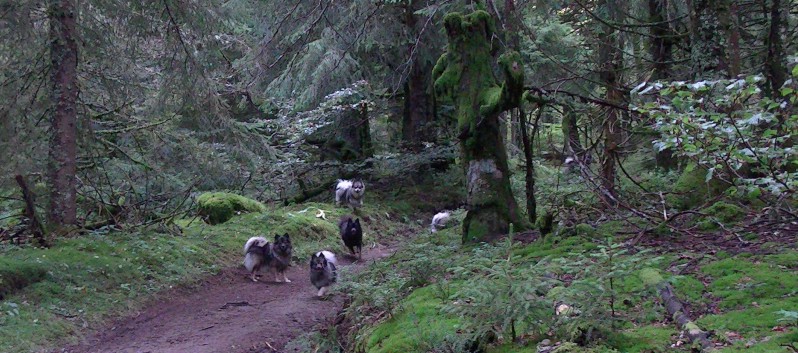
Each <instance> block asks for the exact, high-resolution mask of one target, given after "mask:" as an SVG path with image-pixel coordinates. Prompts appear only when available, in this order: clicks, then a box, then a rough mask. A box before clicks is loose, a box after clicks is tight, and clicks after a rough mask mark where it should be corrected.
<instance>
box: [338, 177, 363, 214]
mask: <svg viewBox="0 0 798 353" xmlns="http://www.w3.org/2000/svg"><path fill="white" fill-rule="evenodd" d="M365 192H366V184H364V183H363V181H362V180H360V179H355V180H343V179H338V184H337V185H336V186H335V204H336V205H341V204H344V203H345V204H347V205H349V206H350V207H352V208H359V207H361V206H363V194H365Z"/></svg>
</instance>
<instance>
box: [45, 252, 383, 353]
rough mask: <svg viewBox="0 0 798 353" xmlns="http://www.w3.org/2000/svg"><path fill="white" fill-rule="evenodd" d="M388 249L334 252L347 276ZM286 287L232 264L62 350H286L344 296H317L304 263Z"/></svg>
mask: <svg viewBox="0 0 798 353" xmlns="http://www.w3.org/2000/svg"><path fill="white" fill-rule="evenodd" d="M393 252H394V248H393V246H391V245H382V244H375V245H374V247H373V248H369V249H366V250H364V252H363V258H362V259H361V260H357V259H355V258H353V257H351V256H349V255H339V256H338V261H339V264H340V265H342V266H340V267H343V268H349V271H348V272H349V273H351V272H353V270H354V271H357V270H359V269H362V268H364V267H366V266H368V264H369V263H372V262H374V261H378V260H380V259H381V258H383V257H386V256H389V255H390V254H392V253H393ZM288 278H289V279H290V280H291V282H290V283H284V282H274V280H273V279H272V278H271V273H268V272H267V273H264V274H263V276H262V277H261V279H260V281H259V282H252V281H251V280H250V279H249V277H248V273H247V272H246V270H245V269H244V268H243V267H241V266H235V267H231V268H227V269H225V270H223V271H222V272H221V273H220V274H218V275H215V276H212V277H210V278H208V279H205V280H203V281H202V283H201V284H199V285H197V286H192V288H190V289H185V288H183V289H176V290H172V291H170V292H168V293H166V294H165V295H163V296H162V297H161V298H159V299H157V300H154V301H153V302H152V303H150V304H149V305H146V306H145V307H144V309H142V310H141V311H140V312H138V313H135V314H134V315H132V316H129V317H125V318H123V319H120V320H118V321H116V322H113V323H111V324H109V325H108V327H107V328H106V329H103V330H101V331H100V332H98V333H97V334H95V335H93V336H90V337H88V338H87V339H86V340H84V342H83V343H82V344H80V345H76V346H71V347H67V348H64V349H63V350H60V351H62V352H69V353H95V352H96V353H100V352H119V353H125V352H130V353H134V352H135V353H145V352H160V353H167V352H198V353H201V352H259V353H272V352H286V351H285V350H284V349H283V347H284V346H285V345H286V343H288V342H290V341H291V340H292V339H294V338H296V337H298V336H300V335H301V334H303V333H305V332H308V331H310V330H313V329H314V328H315V327H329V326H332V325H334V322H335V318H336V315H337V314H338V312H339V311H340V310H341V308H342V307H343V304H344V302H343V301H344V298H343V296H341V295H337V294H336V293H335V290H334V289H333V291H332V293H331V295H329V296H328V297H327V298H324V299H320V298H318V297H317V296H316V288H315V287H313V285H312V284H311V283H310V281H309V280H308V271H307V269H306V268H305V266H304V264H295V265H294V266H293V267H291V268H290V269H289V271H288Z"/></svg>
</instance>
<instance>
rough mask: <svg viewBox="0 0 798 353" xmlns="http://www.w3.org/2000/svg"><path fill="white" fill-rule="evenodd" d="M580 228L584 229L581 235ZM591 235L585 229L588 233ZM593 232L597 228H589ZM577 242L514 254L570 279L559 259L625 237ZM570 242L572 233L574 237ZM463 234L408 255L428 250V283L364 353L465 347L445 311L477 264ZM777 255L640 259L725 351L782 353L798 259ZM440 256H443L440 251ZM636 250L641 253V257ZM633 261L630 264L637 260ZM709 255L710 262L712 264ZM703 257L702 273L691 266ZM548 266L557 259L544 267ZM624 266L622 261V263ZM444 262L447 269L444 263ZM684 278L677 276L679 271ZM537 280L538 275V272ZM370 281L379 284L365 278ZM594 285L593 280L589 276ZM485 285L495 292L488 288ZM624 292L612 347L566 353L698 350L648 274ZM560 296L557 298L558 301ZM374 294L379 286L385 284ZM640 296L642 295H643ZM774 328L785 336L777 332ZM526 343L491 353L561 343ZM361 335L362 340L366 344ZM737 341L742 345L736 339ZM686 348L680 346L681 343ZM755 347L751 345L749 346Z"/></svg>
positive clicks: (612, 228) (367, 336)
mask: <svg viewBox="0 0 798 353" xmlns="http://www.w3.org/2000/svg"><path fill="white" fill-rule="evenodd" d="M578 228H579V227H578ZM582 228H584V229H582ZM588 228H590V229H588ZM579 229H582V230H581V231H578V232H576V233H577V234H578V235H574V236H564V235H560V236H557V235H549V236H547V237H544V238H543V239H539V240H537V241H534V242H532V243H530V244H521V243H518V244H516V245H515V246H514V247H513V258H514V263H515V265H516V266H517V267H524V266H525V265H524V264H533V263H534V264H535V266H545V271H547V272H549V273H552V274H557V273H562V271H563V269H562V267H561V266H562V265H561V264H560V263H558V262H557V261H553V260H552V259H556V258H564V259H570V260H569V261H577V260H578V259H579V258H580V257H590V256H592V255H591V254H596V253H597V252H599V251H602V250H601V249H602V248H603V246H602V245H601V244H602V243H601V241H602V238H603V237H605V236H607V235H610V234H615V233H616V232H618V230H619V229H620V228H619V225H618V224H605V225H602V226H599V227H596V228H594V227H590V226H587V225H583V226H582V227H581V228H579ZM566 234H567V233H566ZM458 239H459V238H458V234H456V232H451V230H445V231H443V232H439V233H436V234H435V235H434V236H419V237H418V238H416V241H415V242H414V244H417V247H415V248H414V247H413V244H411V245H410V246H409V249H415V250H412V251H414V252H415V253H416V254H419V252H423V251H426V252H425V253H423V255H420V257H425V258H427V259H428V262H429V264H430V271H429V276H430V277H431V278H429V279H428V280H427V281H426V282H423V283H422V284H421V285H417V286H410V288H408V286H407V285H406V283H407V281H406V282H403V283H405V286H404V287H401V286H400V287H397V292H400V293H403V294H402V295H401V297H402V298H403V299H397V300H398V301H399V302H398V303H397V304H396V305H395V307H396V308H398V309H396V311H395V313H394V315H392V316H390V317H382V318H380V319H378V320H377V321H376V322H374V323H373V324H372V325H366V326H365V327H364V328H362V329H361V331H360V333H359V334H358V335H355V337H356V340H359V341H358V342H360V343H359V345H358V347H360V349H363V350H364V351H365V352H388V351H403V352H424V351H429V350H430V349H435V348H441V347H446V346H447V345H448V346H451V345H453V342H456V341H457V339H458V338H460V339H463V332H465V331H464V329H465V328H467V327H468V325H467V320H468V319H467V318H463V317H457V316H452V315H451V314H450V313H447V312H446V311H445V310H444V307H445V305H446V303H451V301H452V300H454V297H453V296H452V294H453V293H455V292H456V290H449V291H445V290H442V289H441V287H442V286H443V285H446V286H450V287H451V286H455V287H456V286H458V285H462V282H461V280H460V279H458V278H457V277H456V276H454V274H453V272H452V271H453V269H454V268H457V267H458V266H462V265H463V263H464V262H466V261H469V256H470V255H471V251H472V250H471V249H472V247H463V246H460V245H459V244H457V240H458ZM422 244H427V246H432V244H439V245H440V244H449V245H450V246H448V247H443V248H439V249H438V250H437V251H435V250H429V249H425V250H423V251H420V250H418V247H422V248H423V245H422ZM782 250H783V252H782V253H779V254H774V255H761V256H760V255H750V254H748V255H738V256H731V255H729V254H727V253H723V252H719V253H718V254H716V255H715V256H711V255H709V256H708V255H706V254H693V253H682V254H679V255H680V256H676V255H673V254H665V255H662V254H658V253H657V252H652V253H650V254H645V255H643V258H642V259H641V260H640V261H641V262H643V263H647V261H649V260H650V259H653V258H655V257H658V258H661V259H660V261H656V262H652V263H653V264H654V266H655V268H656V269H657V270H658V272H659V273H660V274H661V275H662V276H663V278H664V279H665V280H667V281H669V282H670V283H671V284H672V285H673V287H674V288H675V291H676V293H677V295H678V296H679V297H680V298H681V299H682V300H684V301H685V302H686V303H688V305H689V306H688V307H689V308H690V310H691V316H692V317H693V318H695V319H697V320H696V322H697V323H698V325H699V326H700V327H701V328H702V329H704V330H707V331H712V332H714V334H715V336H714V337H713V340H714V341H716V342H719V343H724V344H725V346H724V347H722V348H721V351H729V352H736V351H738V350H742V349H747V351H749V352H774V351H778V350H777V349H778V347H779V344H783V343H790V342H795V341H796V339H798V328H797V327H795V326H789V325H787V324H785V323H779V322H778V319H779V318H780V315H779V314H777V312H778V311H779V310H786V311H796V310H798V290H796V288H798V282H796V281H798V265H797V264H798V251H796V250H794V249H782ZM438 251H439V252H438ZM633 253H635V252H632V254H633ZM632 254H629V255H623V256H633V255H632ZM407 256H409V255H407V254H404V252H399V253H398V254H397V256H396V258H391V259H388V260H387V261H388V263H390V265H387V266H390V268H391V269H392V270H393V271H395V272H396V273H400V276H407V277H409V276H410V271H409V270H408V269H409V267H410V266H406V265H404V264H405V263H406V261H405V260H406V258H407ZM701 256H704V257H703V258H702V257H701ZM696 258H702V259H703V260H701V261H699V262H698V264H697V265H696V264H695V262H691V260H692V259H696ZM542 259H549V260H548V261H541V260H542ZM618 260H619V262H622V259H620V258H619V259H618ZM441 264H443V265H441ZM685 266H693V267H692V269H690V268H687V269H688V271H681V269H683V268H686V267H685ZM677 271H679V272H684V273H682V274H680V275H674V274H673V272H677ZM530 273H531V272H530ZM364 276H375V274H374V273H368V272H367V273H365V274H364ZM588 277H589V275H588ZM486 285H490V283H487V284H486ZM616 286H617V287H616V290H617V291H618V299H617V300H618V302H621V303H622V304H620V305H618V314H617V315H618V318H619V319H620V320H621V321H623V322H624V323H622V324H620V325H619V326H618V327H617V329H616V330H615V332H614V333H612V334H611V335H610V337H607V338H606V339H603V340H599V341H597V343H596V344H597V345H594V346H590V347H576V348H574V347H570V346H567V345H566V346H563V347H562V349H563V350H565V351H569V349H576V350H572V351H580V352H587V351H593V352H641V353H642V352H671V351H684V352H687V351H689V346H690V345H689V344H688V343H684V339H680V333H679V332H678V330H677V329H676V327H675V326H674V325H673V323H671V322H670V321H669V320H667V319H666V317H665V316H666V314H665V313H664V309H663V308H662V304H661V303H660V301H659V298H658V296H657V295H656V293H653V292H649V293H648V294H645V295H644V296H643V297H640V295H639V293H645V291H644V288H645V286H644V284H643V281H642V280H641V278H640V276H639V275H635V276H629V277H626V278H624V279H621V280H620V281H618V283H617V284H616ZM557 289H558V288H554V289H553V290H551V291H550V292H549V294H551V293H555V294H552V296H554V297H560V298H561V297H562V296H561V295H560V294H556V292H557ZM373 290H375V291H379V290H380V287H379V286H376V287H375V289H373ZM563 290H564V289H563ZM636 293H638V294H636ZM591 304H592V303H591ZM774 327H776V328H778V330H774ZM519 330H521V331H522V332H519V335H521V336H523V337H525V338H524V339H523V340H521V341H520V342H525V343H520V344H519V343H510V342H507V341H506V337H505V338H500V339H499V341H498V342H497V344H493V345H489V347H488V350H487V351H488V352H491V353H494V352H517V353H523V352H534V351H536V348H535V347H536V344H537V342H539V341H540V340H541V339H543V338H547V337H548V338H550V339H551V340H552V341H558V340H560V339H561V338H560V337H557V336H545V335H543V336H541V335H540V334H539V333H534V332H523V329H519ZM727 332H732V333H734V334H739V335H740V336H741V337H743V338H744V339H742V340H740V339H739V338H735V339H732V340H729V339H727V338H726V337H727ZM357 337H359V338H357ZM729 337H736V336H734V335H731V336H729ZM680 340H681V342H682V344H679V342H680ZM746 343H747V344H748V345H749V346H750V347H749V348H744V347H745V345H746ZM579 349H581V350H579Z"/></svg>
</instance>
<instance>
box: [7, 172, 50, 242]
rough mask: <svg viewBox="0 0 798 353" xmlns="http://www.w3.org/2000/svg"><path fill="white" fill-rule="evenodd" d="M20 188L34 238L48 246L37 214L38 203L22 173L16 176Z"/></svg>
mask: <svg viewBox="0 0 798 353" xmlns="http://www.w3.org/2000/svg"><path fill="white" fill-rule="evenodd" d="M15 179H16V180H17V184H18V185H19V188H20V189H21V190H22V199H23V200H24V201H25V217H27V218H28V222H29V223H28V229H29V230H30V232H31V234H33V239H34V240H36V243H37V244H38V245H39V246H41V247H48V246H49V245H48V244H47V239H46V238H45V237H44V228H43V227H42V223H41V222H39V217H38V216H37V215H36V203H35V202H34V196H33V192H31V191H30V188H29V187H28V183H26V182H25V178H24V177H22V175H17V176H16V177H15Z"/></svg>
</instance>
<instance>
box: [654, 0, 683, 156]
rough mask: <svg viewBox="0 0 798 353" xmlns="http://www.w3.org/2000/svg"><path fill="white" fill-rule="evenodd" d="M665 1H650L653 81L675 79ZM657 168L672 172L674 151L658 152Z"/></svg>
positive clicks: (672, 32) (670, 32) (673, 33)
mask: <svg viewBox="0 0 798 353" xmlns="http://www.w3.org/2000/svg"><path fill="white" fill-rule="evenodd" d="M665 5H666V2H665V0H648V15H649V21H650V22H651V23H652V26H651V59H652V61H654V72H653V74H652V75H651V80H653V81H658V80H670V79H673V77H672V73H671V64H672V62H673V46H674V45H675V44H676V39H675V38H674V36H675V35H676V33H675V32H674V31H672V30H671V28H670V25H669V23H668V21H667V18H668V9H667V6H665ZM655 160H656V163H657V166H659V167H661V168H663V169H665V170H670V169H673V168H675V167H676V164H677V160H676V158H675V157H674V156H673V151H671V150H670V149H665V150H662V151H657V152H656V155H655Z"/></svg>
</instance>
